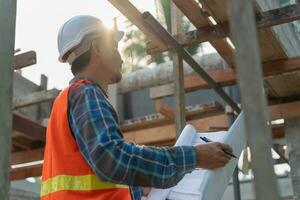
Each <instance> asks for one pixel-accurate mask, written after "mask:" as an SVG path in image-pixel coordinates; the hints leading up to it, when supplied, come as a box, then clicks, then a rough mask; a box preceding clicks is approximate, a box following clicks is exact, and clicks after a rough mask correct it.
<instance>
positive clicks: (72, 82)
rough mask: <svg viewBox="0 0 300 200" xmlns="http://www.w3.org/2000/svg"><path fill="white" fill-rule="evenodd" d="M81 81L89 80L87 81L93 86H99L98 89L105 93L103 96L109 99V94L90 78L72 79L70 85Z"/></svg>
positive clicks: (76, 77)
mask: <svg viewBox="0 0 300 200" xmlns="http://www.w3.org/2000/svg"><path fill="white" fill-rule="evenodd" d="M79 80H87V81H90V82H92V83H93V84H95V85H97V87H99V88H100V89H101V91H102V92H103V94H104V95H105V97H106V98H108V94H107V92H106V91H105V90H104V89H103V88H102V87H101V86H100V85H99V84H98V83H96V82H95V81H93V80H91V79H90V78H88V77H83V76H75V77H74V78H72V79H71V80H70V81H69V85H72V84H74V83H76V82H77V81H79Z"/></svg>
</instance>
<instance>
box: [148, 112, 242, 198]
mask: <svg viewBox="0 0 300 200" xmlns="http://www.w3.org/2000/svg"><path fill="white" fill-rule="evenodd" d="M200 136H205V137H207V138H209V139H210V140H212V141H219V142H222V143H225V144H228V145H230V146H231V147H232V149H233V154H235V155H236V156H237V157H239V156H240V154H241V152H242V150H243V147H244V145H245V142H246V138H245V127H244V114H243V112H242V113H241V114H240V115H239V116H238V118H237V119H236V120H235V122H234V123H233V125H232V126H231V128H230V129H229V131H220V132H213V133H197V131H196V130H195V128H194V127H193V126H192V125H187V126H186V127H185V128H184V130H183V131H182V133H181V135H180V137H179V138H178V140H177V142H176V144H175V146H181V145H196V144H202V143H204V142H203V141H202V140H201V139H200ZM237 162H238V159H236V158H232V159H231V160H230V162H229V163H228V164H227V165H226V166H225V167H223V168H219V169H216V170H204V169H196V170H194V171H193V172H192V173H190V174H186V175H185V176H184V178H183V179H182V180H181V181H180V182H179V183H178V184H177V185H176V186H174V187H172V188H168V189H156V188H153V189H152V190H151V192H150V193H149V195H148V198H147V200H165V199H171V200H220V199H221V198H222V196H223V194H224V192H225V190H226V188H227V185H228V183H229V181H230V179H231V177H232V174H233V171H234V169H235V167H236V165H237Z"/></svg>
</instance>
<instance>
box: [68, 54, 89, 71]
mask: <svg viewBox="0 0 300 200" xmlns="http://www.w3.org/2000/svg"><path fill="white" fill-rule="evenodd" d="M90 60H91V49H89V50H88V51H87V52H85V53H83V54H82V55H80V56H79V57H78V58H76V60H74V62H73V63H72V66H71V71H72V74H73V75H74V76H76V75H77V74H78V73H79V72H81V71H82V70H84V68H85V67H86V66H87V65H88V64H89V62H90Z"/></svg>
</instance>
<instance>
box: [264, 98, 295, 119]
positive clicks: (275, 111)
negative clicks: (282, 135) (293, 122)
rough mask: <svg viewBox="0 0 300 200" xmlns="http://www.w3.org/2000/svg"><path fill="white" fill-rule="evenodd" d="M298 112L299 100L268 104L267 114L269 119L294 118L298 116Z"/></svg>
mask: <svg viewBox="0 0 300 200" xmlns="http://www.w3.org/2000/svg"><path fill="white" fill-rule="evenodd" d="M299 114H300V101H295V102H289V103H283V104H277V105H271V106H269V115H270V119H271V120H276V119H290V118H295V117H298V116H299Z"/></svg>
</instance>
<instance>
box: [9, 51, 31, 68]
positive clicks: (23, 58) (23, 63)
mask: <svg viewBox="0 0 300 200" xmlns="http://www.w3.org/2000/svg"><path fill="white" fill-rule="evenodd" d="M34 64H36V52H35V51H28V52H25V53H21V54H19V55H16V56H15V65H14V69H22V68H24V67H28V66H31V65H34Z"/></svg>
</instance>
